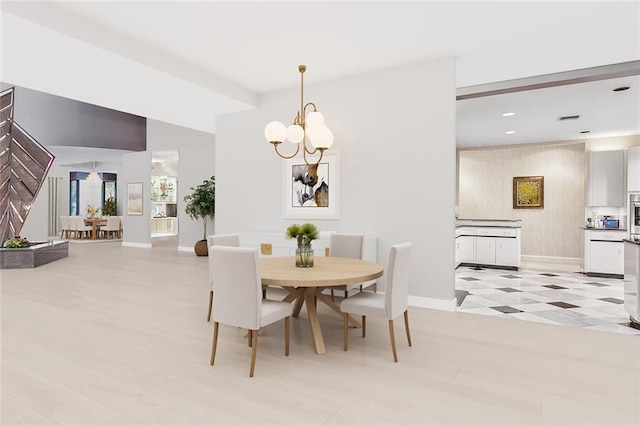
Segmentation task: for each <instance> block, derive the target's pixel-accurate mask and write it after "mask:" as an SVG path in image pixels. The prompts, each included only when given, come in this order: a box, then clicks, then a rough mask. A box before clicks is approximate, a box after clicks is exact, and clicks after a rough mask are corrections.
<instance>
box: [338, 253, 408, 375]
mask: <svg viewBox="0 0 640 426" xmlns="http://www.w3.org/2000/svg"><path fill="white" fill-rule="evenodd" d="M410 258H411V243H408V242H407V243H402V244H397V245H394V246H391V249H390V250H389V260H388V262H387V270H386V271H385V276H386V286H385V293H384V294H380V293H372V292H361V293H358V294H356V295H354V296H351V297H349V298H346V299H344V300H343V301H342V302H341V303H340V310H341V311H342V313H343V314H344V315H343V321H344V324H343V345H344V350H345V351H346V350H347V348H348V345H349V344H348V341H349V333H348V331H349V327H348V326H349V315H350V314H354V315H362V337H365V336H366V330H367V328H366V327H367V316H373V317H382V318H386V319H387V320H388V321H389V336H390V338H391V350H392V351H393V360H394V361H395V362H398V354H397V351H396V340H395V336H394V333H393V320H394V319H396V318H398V317H399V316H400V315H402V314H404V326H405V331H406V333H407V341H408V342H409V346H411V333H410V332H409V309H408V307H409V266H410Z"/></svg>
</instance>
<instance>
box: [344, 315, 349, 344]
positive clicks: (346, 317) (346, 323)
mask: <svg viewBox="0 0 640 426" xmlns="http://www.w3.org/2000/svg"><path fill="white" fill-rule="evenodd" d="M342 318H343V326H342V349H344V351H345V352H346V351H347V348H348V347H349V314H347V313H345V314H344V315H343V316H342Z"/></svg>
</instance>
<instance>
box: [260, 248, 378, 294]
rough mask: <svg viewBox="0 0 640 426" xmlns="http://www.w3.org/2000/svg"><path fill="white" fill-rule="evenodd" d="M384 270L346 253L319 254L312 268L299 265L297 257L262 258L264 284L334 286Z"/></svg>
mask: <svg viewBox="0 0 640 426" xmlns="http://www.w3.org/2000/svg"><path fill="white" fill-rule="evenodd" d="M383 272H384V268H383V267H382V265H379V264H377V263H373V262H369V261H366V260H360V259H350V258H346V257H324V256H317V257H315V258H314V266H313V267H311V268H298V267H297V266H296V259H295V257H264V258H261V259H260V273H261V275H262V284H266V285H278V286H282V287H332V286H340V285H344V284H358V283H362V282H364V281H370V280H374V279H376V278H379V277H381V276H382V274H383Z"/></svg>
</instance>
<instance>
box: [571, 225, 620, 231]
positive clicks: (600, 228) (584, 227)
mask: <svg viewBox="0 0 640 426" xmlns="http://www.w3.org/2000/svg"><path fill="white" fill-rule="evenodd" d="M580 229H584V230H585V231H623V232H627V230H626V229H625V228H602V227H595V226H594V227H593V228H589V227H587V226H581V227H580Z"/></svg>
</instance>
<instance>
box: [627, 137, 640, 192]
mask: <svg viewBox="0 0 640 426" xmlns="http://www.w3.org/2000/svg"><path fill="white" fill-rule="evenodd" d="M627 191H629V192H640V146H632V147H630V148H629V149H628V150H627Z"/></svg>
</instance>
